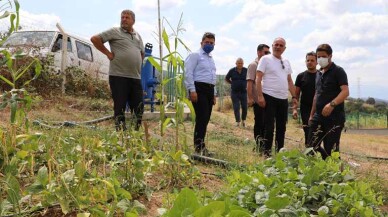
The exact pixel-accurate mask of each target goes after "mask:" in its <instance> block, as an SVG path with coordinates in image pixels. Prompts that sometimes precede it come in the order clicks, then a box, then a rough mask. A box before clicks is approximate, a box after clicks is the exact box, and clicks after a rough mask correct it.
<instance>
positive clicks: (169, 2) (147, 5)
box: [132, 0, 186, 11]
mask: <svg viewBox="0 0 388 217" xmlns="http://www.w3.org/2000/svg"><path fill="white" fill-rule="evenodd" d="M157 3H158V2H157V0H142V1H136V0H133V1H132V4H133V6H134V8H135V11H148V10H153V9H157V8H158V4H157ZM185 3H186V0H163V4H162V3H161V4H160V7H161V10H165V9H167V10H169V9H175V8H178V7H181V6H183V5H184V4H185Z"/></svg>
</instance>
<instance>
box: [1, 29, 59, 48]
mask: <svg viewBox="0 0 388 217" xmlns="http://www.w3.org/2000/svg"><path fill="white" fill-rule="evenodd" d="M54 35H55V32H38V31H31V32H14V33H13V34H12V35H10V36H9V38H8V39H7V40H6V41H5V42H4V43H3V45H2V47H16V46H34V47H49V46H50V44H51V42H52V40H53V38H54Z"/></svg>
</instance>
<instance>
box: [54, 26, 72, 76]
mask: <svg viewBox="0 0 388 217" xmlns="http://www.w3.org/2000/svg"><path fill="white" fill-rule="evenodd" d="M62 37H63V36H62V34H60V33H58V35H57V38H56V39H55V41H54V44H53V47H52V48H51V52H53V54H54V66H55V67H56V68H57V69H58V72H60V69H61V61H62V52H61V49H62ZM75 62H76V56H75V54H74V49H73V43H72V38H71V37H70V36H68V37H67V64H66V68H67V67H69V66H73V65H75Z"/></svg>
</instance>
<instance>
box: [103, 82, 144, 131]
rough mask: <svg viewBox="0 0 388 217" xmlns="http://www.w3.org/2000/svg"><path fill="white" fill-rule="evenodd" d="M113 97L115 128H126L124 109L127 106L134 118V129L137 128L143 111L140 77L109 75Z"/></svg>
mask: <svg viewBox="0 0 388 217" xmlns="http://www.w3.org/2000/svg"><path fill="white" fill-rule="evenodd" d="M109 86H110V90H111V92H112V98H113V110H114V118H115V125H116V130H126V125H125V113H124V112H125V110H126V108H127V106H128V107H129V109H130V111H131V113H132V116H134V119H133V120H132V122H133V123H134V124H135V130H139V128H140V126H141V119H142V116H143V112H144V104H143V89H142V86H141V80H140V79H134V78H125V77H119V76H109Z"/></svg>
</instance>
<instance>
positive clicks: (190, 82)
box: [184, 48, 217, 94]
mask: <svg viewBox="0 0 388 217" xmlns="http://www.w3.org/2000/svg"><path fill="white" fill-rule="evenodd" d="M216 80H217V77H216V64H215V63H214V60H213V57H212V55H210V54H207V53H206V52H205V51H203V49H202V48H200V49H199V50H198V51H197V52H194V53H191V54H190V55H189V56H188V57H187V58H186V60H185V81H184V82H185V86H186V89H187V90H188V91H190V92H196V90H195V85H194V82H195V81H197V82H203V83H207V84H213V85H216ZM215 90H216V88H215V86H214V94H216V91H215Z"/></svg>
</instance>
